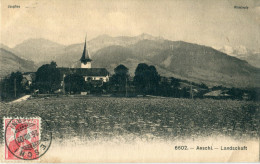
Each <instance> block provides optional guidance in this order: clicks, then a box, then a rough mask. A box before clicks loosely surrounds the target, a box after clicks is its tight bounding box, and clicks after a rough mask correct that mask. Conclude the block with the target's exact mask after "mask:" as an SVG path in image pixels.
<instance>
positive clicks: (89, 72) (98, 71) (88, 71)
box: [58, 68, 109, 76]
mask: <svg viewBox="0 0 260 164" xmlns="http://www.w3.org/2000/svg"><path fill="white" fill-rule="evenodd" d="M58 69H59V70H60V73H61V74H62V75H63V74H65V75H69V74H78V75H81V76H107V75H109V72H108V71H107V69H106V68H58Z"/></svg>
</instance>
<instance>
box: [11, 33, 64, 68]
mask: <svg viewBox="0 0 260 164" xmlns="http://www.w3.org/2000/svg"><path fill="white" fill-rule="evenodd" d="M64 48H65V46H63V45H60V44H58V43H55V42H52V41H50V40H47V39H42V38H37V39H28V40H25V41H24V42H22V43H21V44H18V45H16V46H15V47H14V48H13V51H14V52H15V54H17V55H18V56H19V57H23V58H26V59H29V60H32V61H34V62H35V63H40V62H43V61H51V60H55V59H56V58H57V57H58V55H59V54H62V53H64V52H65V51H64Z"/></svg>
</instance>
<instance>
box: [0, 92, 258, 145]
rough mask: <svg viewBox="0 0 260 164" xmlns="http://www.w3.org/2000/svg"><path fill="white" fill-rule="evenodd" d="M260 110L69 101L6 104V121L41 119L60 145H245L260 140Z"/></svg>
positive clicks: (228, 104) (201, 102)
mask: <svg viewBox="0 0 260 164" xmlns="http://www.w3.org/2000/svg"><path fill="white" fill-rule="evenodd" d="M259 107H260V104H259V103H257V102H247V101H234V100H213V99H196V100H191V99H177V98H143V97H142V98H113V97H80V96H79V97H77V96H74V97H72V96H64V97H52V98H48V97H47V98H32V99H29V100H27V101H23V102H19V103H14V104H1V107H0V113H1V118H0V119H1V120H0V121H1V122H3V117H30V116H40V117H42V118H43V119H44V120H46V122H47V123H48V124H49V127H48V129H45V130H51V131H52V134H53V138H54V139H64V138H68V139H70V138H73V137H78V138H88V139H97V138H113V137H118V136H125V135H127V136H133V137H134V136H138V137H142V138H145V139H148V140H149V139H153V138H161V139H182V138H197V137H202V136H205V137H211V136H228V137H232V138H234V139H238V140H239V139H241V138H247V137H250V138H257V137H258V126H259ZM2 126H3V125H2V124H1V129H3V127H2ZM43 128H47V127H43ZM0 133H1V134H0V137H1V140H0V142H2V141H3V138H2V137H3V136H4V135H3V131H0Z"/></svg>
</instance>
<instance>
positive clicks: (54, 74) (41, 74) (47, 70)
mask: <svg viewBox="0 0 260 164" xmlns="http://www.w3.org/2000/svg"><path fill="white" fill-rule="evenodd" d="M60 82H61V74H60V71H59V69H57V64H56V63H55V62H53V61H52V62H51V63H50V64H45V65H42V66H41V67H40V68H39V69H38V70H37V72H36V87H37V88H38V89H39V90H40V91H41V92H54V91H55V90H57V89H59V88H60Z"/></svg>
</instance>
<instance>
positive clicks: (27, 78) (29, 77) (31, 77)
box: [21, 72, 36, 89]
mask: <svg viewBox="0 0 260 164" xmlns="http://www.w3.org/2000/svg"><path fill="white" fill-rule="evenodd" d="M22 76H23V79H22V82H21V83H22V85H24V86H26V89H28V88H29V87H30V86H31V85H32V83H33V82H34V81H35V78H36V75H35V72H24V73H23V74H22Z"/></svg>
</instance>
